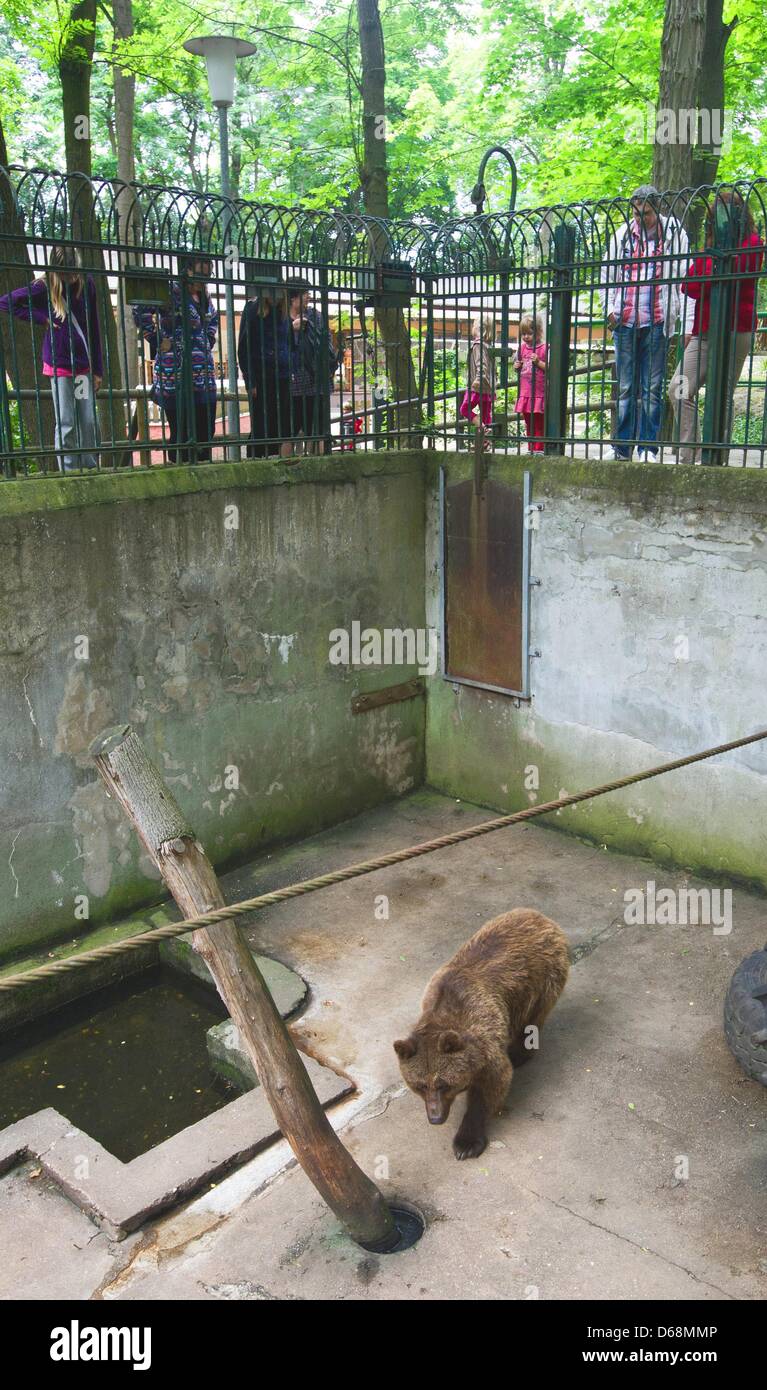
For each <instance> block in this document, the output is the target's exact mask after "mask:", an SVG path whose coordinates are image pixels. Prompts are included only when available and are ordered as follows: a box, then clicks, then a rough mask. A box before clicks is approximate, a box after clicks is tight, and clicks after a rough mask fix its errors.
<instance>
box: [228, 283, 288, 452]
mask: <svg viewBox="0 0 767 1390" xmlns="http://www.w3.org/2000/svg"><path fill="white" fill-rule="evenodd" d="M290 328H291V325H290V319H289V317H288V301H287V295H286V291H285V289H284V288H283V287H281V286H280V287H278V288H276V289H274V290H272V289H269V290H261V291H260V293H259V295H258V297H257V298H256V299H249V300H248V302H247V304H246V305H245V308H244V309H243V312H242V318H241V319H240V336H239V342H238V347H237V360H238V362H239V364H240V371H241V372H242V375H243V379H244V381H245V385H246V386H247V389H248V401H249V404H250V438H251V442H250V444H248V457H249V458H267V457H269V456H270V455H274V454H279V455H280V456H281V457H283V458H288V457H289V456H290V455H291V454H292V453H293V443H292V439H293V428H292V414H291V385H290V378H291V365H292V344H291V337H290Z"/></svg>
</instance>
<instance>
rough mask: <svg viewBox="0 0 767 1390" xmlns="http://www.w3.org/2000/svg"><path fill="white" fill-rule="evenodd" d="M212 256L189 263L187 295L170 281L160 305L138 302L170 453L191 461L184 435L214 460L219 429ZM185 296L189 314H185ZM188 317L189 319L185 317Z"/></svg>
mask: <svg viewBox="0 0 767 1390" xmlns="http://www.w3.org/2000/svg"><path fill="white" fill-rule="evenodd" d="M209 274H210V261H207V260H205V259H204V258H202V257H201V258H200V259H198V260H195V261H194V262H193V263H192V264H190V265H189V266H188V268H187V271H186V275H187V282H186V296H184V294H183V292H182V287H181V283H180V281H178V280H174V281H173V282H172V284H171V298H170V301H169V303H168V304H167V305H165V306H164V307H163V308H162V309H161V310H159V311H158V310H156V309H142V308H141V307H140V306H139V305H136V306H134V309H133V318H134V320H135V323H136V327H137V328H138V329H139V331H140V333H141V334H142V335H143V337H144V338H145V340H146V342H147V344H148V346H149V353H150V356H151V357H152V358H153V359H154V370H153V378H152V394H153V396H154V398H155V400H156V401H157V402H158V404H159V405H160V406H161V407H162V410H163V414H164V415H165V420H166V423H167V427H168V444H169V446H170V447H169V448H168V458H169V459H170V461H171V462H172V463H176V462H180V463H187V462H188V461H189V455H190V450H189V447H187V446H186V445H184V446H182V447H177V445H178V443H179V441H180V440H189V439H191V440H193V441H194V442H195V444H196V450H195V452H194V456H193V457H194V459H195V460H196V462H197V463H204V462H207V461H208V460H209V459H210V456H211V451H210V443H211V440H212V439H213V436H214V434H215V432H216V368H215V362H214V360H213V348H214V345H215V342H216V334H217V332H218V310H217V309H216V306H215V304H214V303H213V300H212V299H211V297H210V294H209V293H208V287H207V279H208V276H209ZM184 298H186V315H184ZM185 318H186V322H185ZM187 352H188V353H189V369H190V376H191V387H192V401H191V419H190V420H189V421H187V420H186V418H185V417H186V411H185V410H184V399H185V396H184V392H185V387H184V376H185V372H184V365H185V364H184V357H185V354H186V353H187Z"/></svg>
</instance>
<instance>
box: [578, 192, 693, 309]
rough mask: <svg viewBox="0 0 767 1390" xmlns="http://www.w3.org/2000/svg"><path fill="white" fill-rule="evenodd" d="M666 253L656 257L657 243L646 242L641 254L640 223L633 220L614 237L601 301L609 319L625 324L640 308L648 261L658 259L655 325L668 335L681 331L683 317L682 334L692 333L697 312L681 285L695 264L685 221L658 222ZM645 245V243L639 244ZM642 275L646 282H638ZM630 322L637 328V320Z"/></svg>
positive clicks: (604, 269) (605, 263)
mask: <svg viewBox="0 0 767 1390" xmlns="http://www.w3.org/2000/svg"><path fill="white" fill-rule="evenodd" d="M658 224H659V226H658V230H659V233H660V243H661V249H659V251H658V254H657V256H655V255H654V253H653V250H652V243H644V244H642V246H641V251H640V253H639V255H638V254H637V240H638V237H637V224H636V221H635V220H634V219H633V218H632V220H631V222H629V223H627V224H626V225H625V226H624V227H622V228H621V229H620V231H618V232H616V233H615V234H614V235H613V236H611V237H610V240H609V243H608V248H607V255H606V256H605V258H604V260H603V261H602V271H601V277H600V300H601V303H602V309H603V312H604V316H605V318H608V317H609V316H610V314H614V315H615V318H616V321H617V322H618V323H623V322H626V320H627V318H628V317H629V316H630V315H632V309H637V308H638V303H637V300H638V296H639V290H640V287H641V285H642V284H646V283H647V281H646V280H645V279H644V276H645V274H646V270H647V262H649V261H652V260H653V259H655V260H656V261H657V262H658V265H657V271H658V274H657V277H656V282H655V295H654V300H653V308H654V313H653V320H654V321H655V322H660V323H662V324H663V325H664V331H665V333H666V335H667V336H669V335H670V334H672V333H673V332H674V331H675V329H676V324H677V319H679V318H680V317H681V319H682V324H681V331H682V333H691V332H692V322H693V315H694V312H695V310H694V307H693V305H692V301H691V300H690V299H688V298H687V296H686V295H683V294H682V293H681V283H682V281H683V280H684V279H685V277H686V275H687V270H688V267H689V264H690V243H689V240H688V237H687V233H686V231H685V229H684V227H683V226H682V224H681V222H677V220H676V218H675V217H660V218H659V219H658ZM639 240H640V241H641V238H640V239H639ZM638 275H640V276H641V277H642V278H641V279H638ZM630 321H632V322H634V323H636V321H637V320H636V318H635V317H632V318H631V319H630Z"/></svg>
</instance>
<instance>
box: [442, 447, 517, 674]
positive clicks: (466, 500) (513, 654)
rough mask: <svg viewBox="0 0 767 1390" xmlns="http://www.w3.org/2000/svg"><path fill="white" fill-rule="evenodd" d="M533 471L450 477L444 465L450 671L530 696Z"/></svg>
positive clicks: (445, 632) (445, 630) (445, 652)
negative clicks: (510, 477) (501, 476)
mask: <svg viewBox="0 0 767 1390" xmlns="http://www.w3.org/2000/svg"><path fill="white" fill-rule="evenodd" d="M529 513H530V474H529V473H525V475H524V478H523V481H522V482H521V483H520V484H518V485H516V486H514V485H513V484H507V483H500V482H494V481H492V480H491V479H489V478H488V479H486V480H485V482H484V485H483V490H482V493H481V495H478V493H477V491H476V489H475V486H474V482H473V481H472V479H468V480H467V481H465V482H460V483H449V482H448V480H447V473H446V470H445V469H444V468H443V469H441V470H440V550H441V561H440V563H441V582H442V643H441V648H442V674H443V676H444V677H445V679H446V680H450V681H456V682H458V683H459V684H462V685H475V686H480V687H481V688H482V689H485V690H497V691H499V692H501V693H503V694H507V695H518V696H520V697H521V698H523V699H528V698H529V695H530V688H529V686H530V683H529V612H530V597H529V596H530V530H529V527H528V526H527V524H526V519H527V517H528V515H529Z"/></svg>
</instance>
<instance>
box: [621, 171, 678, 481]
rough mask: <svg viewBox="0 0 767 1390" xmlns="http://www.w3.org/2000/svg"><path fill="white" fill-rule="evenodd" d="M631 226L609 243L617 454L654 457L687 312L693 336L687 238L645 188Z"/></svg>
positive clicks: (636, 196)
mask: <svg viewBox="0 0 767 1390" xmlns="http://www.w3.org/2000/svg"><path fill="white" fill-rule="evenodd" d="M630 202H631V212H630V216H629V220H628V222H627V223H626V224H625V225H623V226H622V227H619V228H618V229H617V230H616V231H615V232H614V233H613V235H612V236H610V238H609V242H608V249H607V255H606V257H605V259H604V261H603V262H602V293H601V298H602V307H603V310H604V314H605V318H606V319H607V325H608V327H609V328H610V329H611V330H612V334H613V342H614V345H615V373H616V377H617V381H618V403H617V421H616V428H615V440H614V456H615V458H617V459H630V458H631V454H632V450H633V448H634V446H635V445H636V446H637V458H639V459H643V460H644V459H654V458H656V457H657V453H658V437H659V435H660V426H661V417H662V412H663V400H664V395H665V391H664V382H665V370H666V356H667V352H668V342H669V338H670V337H671V335H672V334H673V333H674V332H675V331H676V324H677V319H678V318H679V315H680V312H681V313H682V315H683V317H684V319H685V323H684V324H683V331H684V332H689V331H690V328H689V326H688V323H689V324H691V322H692V315H693V313H694V306H693V305H692V303H691V301H690V300H688V299H687V297H686V296H683V295H681V294H680V291H679V284H680V281H681V280H682V279H683V277H684V275H685V274H686V271H687V266H688V260H689V243H688V239H687V233H686V232H685V230H684V227H683V226H682V225H681V223H680V222H678V221H677V220H676V218H674V217H664V216H661V213H660V203H661V195H660V193H659V192H658V189H657V188H655V187H653V185H652V184H649V183H643V184H640V186H639V188H636V189H635V190H634V192H633V193H632V195H631V200H630Z"/></svg>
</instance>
